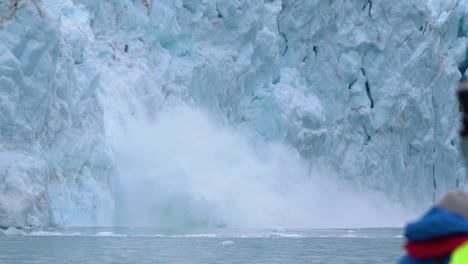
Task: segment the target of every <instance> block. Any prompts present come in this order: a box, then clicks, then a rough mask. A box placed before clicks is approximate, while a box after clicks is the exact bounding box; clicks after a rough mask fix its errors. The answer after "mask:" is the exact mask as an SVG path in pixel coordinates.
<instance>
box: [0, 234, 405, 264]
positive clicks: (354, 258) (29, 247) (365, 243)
mask: <svg viewBox="0 0 468 264" xmlns="http://www.w3.org/2000/svg"><path fill="white" fill-rule="evenodd" d="M401 233H402V229H397V228H379V229H319V230H291V229H287V230H285V229H282V228H278V229H204V230H172V229H149V228H61V229H57V228H51V229H42V230H34V229H30V230H23V231H22V233H21V234H16V235H14V234H10V235H9V236H0V263H1V264H10V263H15V264H16V263H93V264H94V263H96V264H97V263H99V264H102V263H155V264H159V263H178V264H179V263H180V264H190V263H193V264H202V263H203V264H208V263H246V264H247V263H249V264H259V263H268V264H275V263H282V264H286V263H291V264H292V263H294V264H300V263H330V264H332V263H333V264H339V263H343V264H352V263H373V264H374V263H379V264H385V263H396V262H397V261H398V259H399V258H400V257H401V255H402V254H403V251H402V243H403V242H404V240H403V238H402V236H401Z"/></svg>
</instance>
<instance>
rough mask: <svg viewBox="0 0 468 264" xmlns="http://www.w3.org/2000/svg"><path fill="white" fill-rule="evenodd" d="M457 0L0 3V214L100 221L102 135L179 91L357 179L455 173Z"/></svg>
mask: <svg viewBox="0 0 468 264" xmlns="http://www.w3.org/2000/svg"><path fill="white" fill-rule="evenodd" d="M466 11H467V4H466V2H465V1H435V0H431V1H384V0H379V1H377V0H373V1H369V0H362V1H360V0H356V1H349V0H335V1H319V0H316V1H313V0H311V1H297V0H294V1H293V0H289V1H288V0H283V1H279V0H275V1H267V0H265V1H260V0H234V1H233V0H216V1H215V0H213V1H201V0H200V1H195V0H141V1H140V0H109V1H91V0H75V1H71V0H69V1H58V0H42V1H39V0H6V1H2V2H0V151H1V155H0V164H1V166H0V225H7V226H10V225H17V226H24V225H49V224H59V225H62V224H67V225H106V224H111V223H112V221H113V210H114V208H113V207H114V194H115V193H114V190H113V188H114V187H115V184H113V183H114V182H115V181H116V180H117V179H118V173H119V172H118V170H117V167H116V164H115V162H114V153H113V152H112V142H113V138H114V134H115V130H117V129H119V127H122V126H125V123H126V120H127V119H128V118H129V117H131V116H148V117H150V118H154V117H155V116H156V115H157V112H158V110H159V109H161V108H162V107H163V106H164V105H170V104H181V103H182V102H187V103H189V104H192V105H196V106H201V107H202V108H204V109H206V110H208V111H209V112H211V113H212V115H213V116H214V117H216V118H218V120H219V121H220V122H223V123H224V124H227V125H230V126H234V127H240V128H243V129H247V130H251V131H255V133H257V134H258V136H260V137H262V138H265V139H268V140H277V141H284V142H287V143H288V144H291V145H292V146H294V147H295V148H296V149H297V150H299V151H300V153H301V154H302V156H303V157H305V158H306V159H307V160H308V161H310V162H311V163H312V164H313V165H314V166H320V167H332V168H334V169H335V170H336V171H337V172H338V174H339V175H340V176H341V177H342V178H344V179H346V180H349V181H350V182H352V184H353V185H355V186H356V187H357V188H359V189H361V190H369V189H371V190H377V191H381V192H383V193H386V194H387V195H388V196H389V197H390V198H391V199H392V200H394V201H398V202H401V203H404V204H407V205H410V206H414V205H426V204H429V203H430V202H432V200H433V199H437V197H440V195H441V194H442V193H443V192H444V190H446V189H448V188H453V187H457V186H458V185H460V184H462V183H463V182H464V178H463V175H464V173H463V169H462V166H461V160H460V158H459V154H458V151H457V144H458V142H457V127H458V112H457V111H458V105H457V102H456V98H455V93H454V91H455V87H456V82H457V81H458V80H459V79H460V78H461V73H460V72H459V69H458V68H459V67H460V68H462V70H463V69H465V67H466V66H464V64H465V63H466V61H467V60H466V47H467V41H466V38H465V35H466V30H467V26H466V20H465V16H466Z"/></svg>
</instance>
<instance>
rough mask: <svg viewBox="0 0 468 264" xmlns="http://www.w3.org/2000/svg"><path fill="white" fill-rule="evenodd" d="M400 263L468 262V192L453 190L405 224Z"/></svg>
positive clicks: (438, 263) (455, 263) (461, 263)
mask: <svg viewBox="0 0 468 264" xmlns="http://www.w3.org/2000/svg"><path fill="white" fill-rule="evenodd" d="M405 237H406V239H407V242H406V244H405V245H404V248H405V250H406V253H407V254H406V256H404V257H403V258H402V259H401V260H400V262H399V264H468V194H467V193H465V192H463V191H450V192H448V193H447V194H446V195H445V196H444V197H443V198H442V200H441V201H440V202H439V204H437V205H436V206H434V207H432V208H431V209H430V210H429V211H428V212H427V213H426V214H424V215H423V216H422V217H421V219H419V220H417V221H415V222H413V223H409V224H408V225H407V226H406V228H405Z"/></svg>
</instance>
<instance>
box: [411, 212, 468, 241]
mask: <svg viewBox="0 0 468 264" xmlns="http://www.w3.org/2000/svg"><path fill="white" fill-rule="evenodd" d="M457 234H468V220H467V219H465V218H464V217H463V216H461V215H459V214H456V213H452V212H450V211H448V210H445V209H443V208H440V207H438V206H434V207H433V208H431V209H430V210H429V212H427V213H426V214H425V215H423V217H422V218H421V219H419V220H418V221H416V222H412V223H409V224H408V225H407V226H406V229H405V236H406V238H407V239H408V241H410V242H418V241H424V240H430V239H435V238H440V237H444V236H451V235H457Z"/></svg>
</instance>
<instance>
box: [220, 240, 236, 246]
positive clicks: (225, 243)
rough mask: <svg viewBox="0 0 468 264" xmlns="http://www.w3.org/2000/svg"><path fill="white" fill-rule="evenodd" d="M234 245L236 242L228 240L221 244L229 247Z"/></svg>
mask: <svg viewBox="0 0 468 264" xmlns="http://www.w3.org/2000/svg"><path fill="white" fill-rule="evenodd" d="M233 244H234V241H231V240H226V241H223V242H221V245H223V246H229V245H233Z"/></svg>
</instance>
